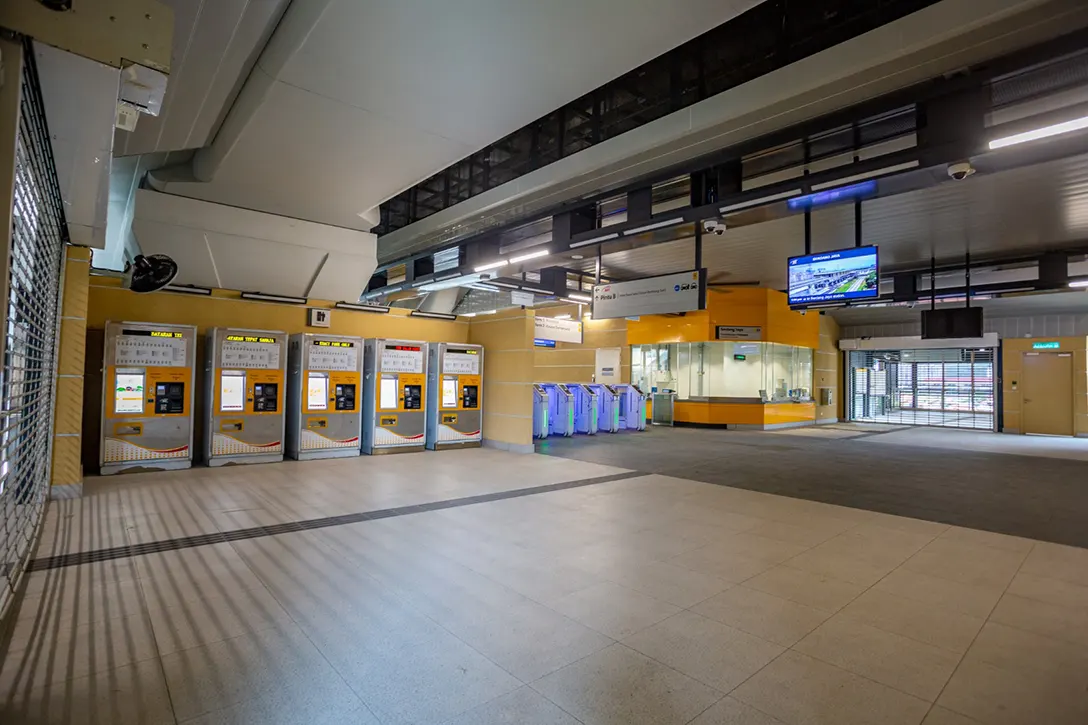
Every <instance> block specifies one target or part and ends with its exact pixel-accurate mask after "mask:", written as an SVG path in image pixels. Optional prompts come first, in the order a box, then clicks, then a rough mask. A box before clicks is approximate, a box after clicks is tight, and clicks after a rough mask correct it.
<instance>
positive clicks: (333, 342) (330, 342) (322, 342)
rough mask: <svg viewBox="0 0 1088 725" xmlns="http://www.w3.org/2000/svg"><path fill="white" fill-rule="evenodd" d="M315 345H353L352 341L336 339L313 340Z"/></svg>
mask: <svg viewBox="0 0 1088 725" xmlns="http://www.w3.org/2000/svg"><path fill="white" fill-rule="evenodd" d="M314 346H315V347H355V343H354V342H340V341H338V340H314Z"/></svg>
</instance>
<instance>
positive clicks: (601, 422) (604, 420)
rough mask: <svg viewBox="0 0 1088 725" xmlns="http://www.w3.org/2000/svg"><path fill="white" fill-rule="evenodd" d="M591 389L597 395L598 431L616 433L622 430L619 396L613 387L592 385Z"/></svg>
mask: <svg viewBox="0 0 1088 725" xmlns="http://www.w3.org/2000/svg"><path fill="white" fill-rule="evenodd" d="M589 389H590V390H592V391H593V392H595V393H596V394H597V411H598V415H597V429H598V430H602V431H604V432H605V433H615V432H617V431H618V430H619V429H620V406H619V396H618V395H617V394H616V389H615V388H613V387H612V386H611V385H604V384H602V383H591V384H590V386H589Z"/></svg>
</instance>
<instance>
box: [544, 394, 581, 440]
mask: <svg viewBox="0 0 1088 725" xmlns="http://www.w3.org/2000/svg"><path fill="white" fill-rule="evenodd" d="M541 385H542V386H543V388H544V390H545V391H546V392H547V394H548V421H549V426H548V434H549V435H560V436H572V435H574V394H573V393H571V392H570V388H568V387H567V386H566V385H564V384H563V383H541Z"/></svg>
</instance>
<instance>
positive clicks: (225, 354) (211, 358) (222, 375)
mask: <svg viewBox="0 0 1088 725" xmlns="http://www.w3.org/2000/svg"><path fill="white" fill-rule="evenodd" d="M204 352H205V355H204V357H205V368H204V369H205V374H206V381H207V382H206V389H205V391H204V399H205V408H206V415H205V420H206V425H205V430H204V460H205V461H207V463H208V465H209V466H224V465H227V464H229V463H270V462H273V461H282V460H283V431H284V420H285V416H284V399H285V397H286V396H285V393H286V390H284V387H285V386H284V368H285V366H286V363H287V335H286V334H285V333H283V332H270V331H267V330H241V329H235V328H230V327H216V328H214V329H211V330H208V339H207V342H206V349H205V351H204Z"/></svg>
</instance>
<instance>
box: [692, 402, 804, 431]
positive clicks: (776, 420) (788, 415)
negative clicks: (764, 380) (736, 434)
mask: <svg viewBox="0 0 1088 725" xmlns="http://www.w3.org/2000/svg"><path fill="white" fill-rule="evenodd" d="M673 420H674V422H675V425H681V426H682V425H691V426H707V427H715V428H720V427H725V428H731V429H737V430H774V429H777V428H795V427H799V426H806V425H813V424H815V423H816V403H815V402H814V401H811V400H801V401H780V402H774V401H768V402H765V401H761V400H760V399H759V398H705V397H698V398H688V399H687V400H679V399H677V400H676V401H675V403H674V404H673Z"/></svg>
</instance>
